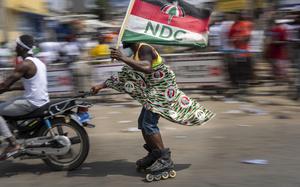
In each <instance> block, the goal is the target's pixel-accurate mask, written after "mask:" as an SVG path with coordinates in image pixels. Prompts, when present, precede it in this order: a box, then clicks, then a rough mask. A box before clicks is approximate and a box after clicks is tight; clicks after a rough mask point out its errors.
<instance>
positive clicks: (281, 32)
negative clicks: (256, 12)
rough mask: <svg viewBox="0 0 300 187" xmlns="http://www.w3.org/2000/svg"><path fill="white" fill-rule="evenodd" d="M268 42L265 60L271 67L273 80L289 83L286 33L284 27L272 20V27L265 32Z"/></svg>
mask: <svg viewBox="0 0 300 187" xmlns="http://www.w3.org/2000/svg"><path fill="white" fill-rule="evenodd" d="M267 35H268V37H269V42H268V45H267V51H266V55H265V56H266V58H267V59H268V60H269V62H270V63H271V65H272V70H273V75H274V79H275V80H276V81H286V82H289V81H288V80H289V78H288V74H287V68H288V53H287V39H288V33H287V29H286V27H285V26H284V25H282V24H279V23H276V21H275V20H272V25H271V28H270V29H269V31H268V32H267Z"/></svg>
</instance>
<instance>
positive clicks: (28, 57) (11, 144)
mask: <svg viewBox="0 0 300 187" xmlns="http://www.w3.org/2000/svg"><path fill="white" fill-rule="evenodd" d="M34 48H35V46H34V38H33V37H32V36H30V35H22V36H20V37H19V38H17V40H16V49H15V51H16V55H17V57H18V58H21V59H22V60H21V62H19V63H17V64H16V66H15V69H14V71H13V73H12V74H11V75H10V76H8V77H7V78H6V79H5V80H4V81H3V82H2V83H0V93H3V92H6V91H10V90H18V89H24V90H25V91H24V95H23V96H21V97H17V98H13V99H11V100H8V101H6V102H4V103H1V104H0V136H3V137H4V138H5V140H6V141H7V142H8V146H7V147H6V148H5V149H4V151H3V153H2V154H1V155H0V160H5V159H7V158H9V157H11V156H13V155H15V154H17V153H18V152H19V150H20V149H21V146H20V145H19V144H18V143H17V142H16V138H15V137H14V135H13V134H12V132H11V131H10V129H9V127H8V124H7V123H6V121H5V120H4V118H3V117H2V116H21V115H26V114H29V113H31V112H32V111H34V110H36V109H38V108H40V107H41V106H43V105H45V104H46V103H48V102H49V95H48V89H47V85H48V82H47V69H46V66H45V64H44V63H43V62H42V61H40V60H39V59H38V58H36V57H34V55H33V49H34ZM20 79H21V80H22V85H23V88H17V87H15V88H11V86H12V85H13V84H14V83H16V82H17V81H18V80H20Z"/></svg>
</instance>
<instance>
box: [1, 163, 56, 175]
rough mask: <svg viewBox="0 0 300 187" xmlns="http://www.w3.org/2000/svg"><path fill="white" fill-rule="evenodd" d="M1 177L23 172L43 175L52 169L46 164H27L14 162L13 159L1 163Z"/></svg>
mask: <svg viewBox="0 0 300 187" xmlns="http://www.w3.org/2000/svg"><path fill="white" fill-rule="evenodd" d="M0 168H1V170H0V177H12V176H15V175H22V174H28V173H31V174H34V175H43V174H46V173H50V172H51V170H50V168H48V167H47V166H46V165H45V164H43V163H41V164H26V163H14V162H13V161H11V160H8V161H2V162H1V163H0Z"/></svg>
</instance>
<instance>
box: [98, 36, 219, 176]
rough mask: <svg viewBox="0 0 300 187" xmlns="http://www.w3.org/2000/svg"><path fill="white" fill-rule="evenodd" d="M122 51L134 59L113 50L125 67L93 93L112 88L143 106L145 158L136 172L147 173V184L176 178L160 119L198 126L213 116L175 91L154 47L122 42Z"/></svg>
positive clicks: (141, 122) (170, 74) (172, 77)
mask: <svg viewBox="0 0 300 187" xmlns="http://www.w3.org/2000/svg"><path fill="white" fill-rule="evenodd" d="M123 48H129V49H131V50H132V52H133V57H132V58H130V57H127V56H125V55H124V54H123V53H122V52H121V51H120V50H118V49H113V48H112V51H111V58H112V59H117V60H119V61H122V62H124V63H125V64H127V65H128V66H124V67H123V69H122V71H121V72H119V73H118V76H112V77H111V78H109V79H107V80H106V81H105V82H103V83H101V84H99V85H95V86H93V87H92V92H93V93H94V94H96V93H98V92H99V90H101V89H103V88H107V87H109V88H113V89H115V90H117V91H120V92H125V93H128V94H129V95H130V96H131V97H133V98H134V99H136V100H137V101H139V102H140V103H141V104H142V105H143V108H142V111H141V113H140V116H139V119H138V127H139V129H141V131H142V135H143V138H144V140H145V143H146V144H145V145H144V148H145V149H146V150H147V151H148V154H147V156H145V157H144V158H142V159H139V160H138V161H137V162H136V164H137V168H138V169H139V170H145V171H146V172H147V173H149V174H148V175H147V176H148V178H147V176H146V179H147V180H148V179H149V180H148V181H151V180H153V177H155V179H158V180H159V179H160V178H161V177H163V178H168V177H175V175H176V172H175V171H174V170H173V168H174V163H173V161H172V159H171V151H170V150H169V149H168V148H165V146H164V144H163V141H162V137H161V134H160V130H159V128H158V126H157V124H158V120H159V118H160V116H162V117H164V118H166V119H168V120H170V121H172V122H176V123H179V124H183V125H200V124H202V123H204V122H207V121H208V120H209V119H211V118H212V117H213V116H214V114H213V113H212V112H211V111H209V110H206V109H205V108H204V107H203V106H201V105H200V104H198V103H196V102H195V101H193V100H192V99H190V98H188V97H187V96H186V95H185V94H184V93H183V92H181V91H180V90H179V89H178V87H177V84H176V79H175V74H174V73H173V71H172V70H170V69H169V67H168V66H166V65H165V64H164V63H163V59H162V57H161V56H160V55H159V54H158V52H157V51H156V49H155V48H154V47H152V46H151V45H149V44H146V43H124V42H123Z"/></svg>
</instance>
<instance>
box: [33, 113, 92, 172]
mask: <svg viewBox="0 0 300 187" xmlns="http://www.w3.org/2000/svg"><path fill="white" fill-rule="evenodd" d="M51 125H52V130H53V132H54V134H55V135H63V136H66V137H68V138H69V139H70V141H71V149H70V150H69V152H68V153H67V154H65V155H61V156H55V155H47V156H46V158H45V159H43V161H44V162H45V164H46V165H48V166H49V167H50V168H51V169H52V170H55V171H62V170H68V171H70V170H74V169H77V168H78V167H79V166H81V164H82V163H83V162H84V161H85V159H86V157H87V156H88V153H89V147H90V143H89V137H88V134H87V132H86V131H85V129H84V128H83V127H81V126H80V125H79V124H77V123H76V122H75V121H73V120H70V121H69V122H68V123H66V122H65V120H64V119H60V118H58V119H53V120H51ZM39 136H50V131H49V129H48V128H46V127H42V128H41V130H40V132H39Z"/></svg>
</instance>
